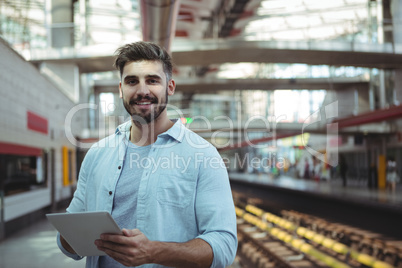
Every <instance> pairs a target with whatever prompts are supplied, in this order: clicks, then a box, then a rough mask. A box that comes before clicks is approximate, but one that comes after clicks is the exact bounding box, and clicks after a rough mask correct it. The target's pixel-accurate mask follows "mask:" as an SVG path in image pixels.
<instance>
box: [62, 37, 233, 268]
mask: <svg viewBox="0 0 402 268" xmlns="http://www.w3.org/2000/svg"><path fill="white" fill-rule="evenodd" d="M115 66H116V67H117V69H118V70H119V71H120V76H121V82H120V84H119V92H120V98H122V100H123V105H124V107H125V109H126V110H127V112H128V113H129V114H130V116H131V120H130V121H129V122H126V123H124V124H122V125H120V126H119V127H118V128H117V130H116V132H115V134H114V135H111V136H109V137H107V138H105V139H103V140H101V141H99V142H98V143H97V144H95V145H94V146H93V147H92V148H91V149H90V150H89V151H88V153H87V155H86V156H85V159H84V161H83V163H82V166H81V170H80V175H79V180H78V185H77V190H76V192H75V193H74V198H73V200H72V201H71V204H70V206H69V207H68V208H67V211H68V212H80V211H109V212H110V213H111V214H112V216H113V218H114V219H115V220H116V222H117V223H118V224H119V226H120V227H121V228H123V235H111V234H103V235H102V236H101V237H100V239H98V240H96V241H94V243H95V244H96V245H97V246H98V248H99V249H100V250H102V251H104V252H105V253H106V254H107V255H106V256H91V257H87V264H86V267H112V268H113V267H127V266H141V267H226V266H227V265H229V264H230V263H232V262H233V260H234V257H235V255H236V250H237V236H236V215H235V212H234V204H233V199H232V196H231V191H230V185H229V180H228V174H227V171H226V167H225V164H224V163H223V161H222V158H221V157H220V155H219V154H218V152H217V151H216V149H215V148H214V147H213V146H212V145H211V144H209V143H208V142H206V141H205V140H204V139H202V138H201V137H199V136H198V135H197V134H195V133H193V132H191V131H189V130H188V129H187V128H186V127H185V126H184V125H182V123H181V122H180V120H173V121H172V120H170V119H169V118H168V116H167V110H166V106H167V103H168V96H171V95H173V94H174V92H175V86H176V85H175V82H174V80H173V79H172V63H171V58H170V56H169V54H168V53H167V52H166V51H165V50H164V49H162V48H161V47H159V46H158V45H156V44H153V43H149V42H137V43H132V44H128V45H125V46H123V47H121V48H119V49H118V50H117V58H116V61H115ZM166 159H176V160H177V159H180V161H163V160H166ZM161 160H162V161H161ZM144 163H147V164H144ZM159 163H164V164H163V165H162V164H161V165H160V166H159ZM183 163H185V165H182V164H183ZM58 245H59V247H60V249H61V250H62V252H63V253H64V254H66V255H67V256H69V257H71V258H74V259H76V260H78V259H81V258H82V257H80V256H78V255H77V254H76V253H75V252H74V250H73V249H72V248H71V247H70V246H69V245H68V243H67V242H66V241H65V240H64V239H63V237H61V236H60V235H59V234H58Z"/></svg>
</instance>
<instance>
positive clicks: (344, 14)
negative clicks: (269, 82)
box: [245, 0, 370, 42]
mask: <svg viewBox="0 0 402 268" xmlns="http://www.w3.org/2000/svg"><path fill="white" fill-rule="evenodd" d="M368 3H369V2H368V1H367V0H331V1H322V0H287V1H282V0H264V1H262V2H261V6H260V7H259V8H258V10H257V12H256V13H257V16H255V17H252V18H251V19H250V21H249V23H248V24H247V25H246V26H245V38H246V39H247V40H330V39H339V38H347V37H348V36H349V37H350V36H353V37H355V38H356V35H358V37H359V38H360V40H359V41H362V42H366V41H367V40H368V39H367V32H368V31H367V30H368V26H369V25H368V24H369V9H370V6H369V4H368Z"/></svg>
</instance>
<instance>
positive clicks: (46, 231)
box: [0, 173, 402, 268]
mask: <svg viewBox="0 0 402 268" xmlns="http://www.w3.org/2000/svg"><path fill="white" fill-rule="evenodd" d="M229 176H230V179H231V180H246V181H249V182H255V183H262V184H269V185H273V186H276V187H285V188H290V189H293V190H300V191H307V192H312V193H315V194H317V193H319V194H324V195H329V196H334V197H342V198H350V199H355V200H360V201H361V202H373V203H378V204H381V205H387V206H392V207H395V208H397V209H399V208H400V209H401V210H402V184H398V185H397V189H396V191H395V192H394V193H392V192H390V191H386V190H373V189H371V190H370V189H368V187H367V186H366V185H365V183H364V182H358V181H349V182H348V186H347V187H342V183H341V181H340V180H339V179H336V180H331V181H319V182H316V181H313V180H305V179H296V178H293V177H290V176H286V175H283V176H280V177H279V178H272V177H271V176H269V175H268V174H243V173H241V174H240V173H230V174H229ZM0 267H2V268H16V267H18V268H19V267H30V268H36V267H38V268H47V267H49V268H50V267H52V268H64V267H66V268H67V267H68V268H74V267H85V260H81V261H74V260H71V259H69V258H67V257H65V256H64V255H63V254H62V253H61V252H60V250H59V249H58V247H57V245H56V231H55V229H54V228H53V227H52V226H51V224H50V223H49V222H48V221H47V220H46V219H43V220H41V221H38V222H37V223H35V224H33V225H31V226H30V227H28V228H25V229H23V230H21V231H20V232H17V233H16V234H14V235H12V236H10V237H8V238H7V239H5V240H3V241H2V242H0ZM234 267H236V268H238V267H240V266H239V264H238V263H235V264H234V265H232V266H231V268H234Z"/></svg>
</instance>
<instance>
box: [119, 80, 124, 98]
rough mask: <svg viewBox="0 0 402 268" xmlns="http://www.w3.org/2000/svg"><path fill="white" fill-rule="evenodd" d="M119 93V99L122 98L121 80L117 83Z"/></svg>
mask: <svg viewBox="0 0 402 268" xmlns="http://www.w3.org/2000/svg"><path fill="white" fill-rule="evenodd" d="M119 95H120V99H122V98H123V90H122V89H121V82H120V83H119Z"/></svg>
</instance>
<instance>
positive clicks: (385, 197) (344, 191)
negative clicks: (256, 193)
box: [229, 173, 402, 211]
mask: <svg viewBox="0 0 402 268" xmlns="http://www.w3.org/2000/svg"><path fill="white" fill-rule="evenodd" d="M229 178H230V179H231V180H244V181H248V182H252V183H260V184H266V185H271V186H275V187H281V188H287V189H292V190H296V191H304V192H310V193H313V194H321V195H326V196H328V197H334V198H346V199H350V200H354V201H357V202H370V203H372V204H373V205H375V204H378V205H379V206H389V207H392V208H394V209H397V210H401V211H402V184H401V183H398V184H397V186H396V190H395V191H394V192H391V191H390V190H389V189H387V190H385V189H384V190H380V189H369V188H368V186H367V182H365V181H358V180H348V182H347V186H346V187H343V186H342V181H341V179H339V178H337V179H332V180H321V181H314V180H310V179H298V178H294V177H292V176H289V175H286V174H285V175H281V176H279V177H278V178H273V177H272V176H271V175H270V174H247V173H230V174H229Z"/></svg>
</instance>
